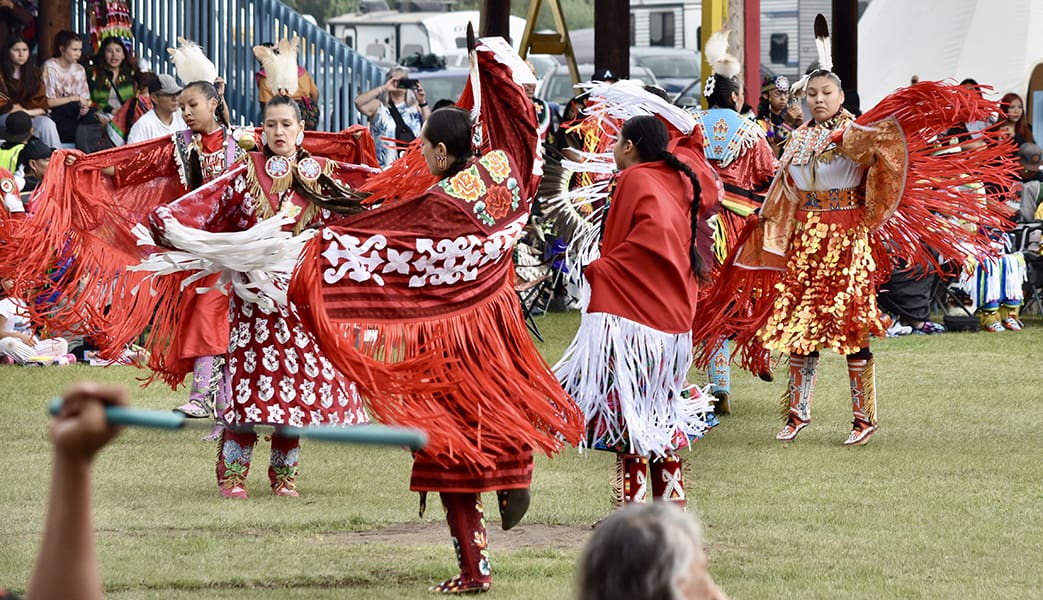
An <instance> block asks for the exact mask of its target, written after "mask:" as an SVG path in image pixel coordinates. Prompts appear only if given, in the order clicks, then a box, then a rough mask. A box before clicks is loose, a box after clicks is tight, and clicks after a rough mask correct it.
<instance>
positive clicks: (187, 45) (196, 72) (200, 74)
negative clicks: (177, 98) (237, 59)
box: [167, 37, 217, 84]
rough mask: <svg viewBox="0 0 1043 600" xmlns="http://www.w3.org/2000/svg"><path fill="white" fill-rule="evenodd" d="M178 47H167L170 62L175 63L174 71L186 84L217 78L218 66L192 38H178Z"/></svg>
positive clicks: (212, 80)
mask: <svg viewBox="0 0 1043 600" xmlns="http://www.w3.org/2000/svg"><path fill="white" fill-rule="evenodd" d="M177 41H178V44H179V46H178V47H177V48H167V54H169V55H170V62H172V63H174V71H175V72H176V73H177V76H178V77H179V78H180V79H181V81H182V82H184V83H185V84H188V83H191V82H193V81H209V82H210V83H214V80H216V79H217V67H216V66H214V63H213V61H211V60H210V59H209V58H207V56H206V54H205V53H203V48H202V47H200V46H199V44H197V43H195V42H193V41H192V40H186V39H185V38H183V37H179V38H177Z"/></svg>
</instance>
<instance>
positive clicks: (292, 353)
mask: <svg viewBox="0 0 1043 600" xmlns="http://www.w3.org/2000/svg"><path fill="white" fill-rule="evenodd" d="M266 159H267V157H265V156H264V154H262V153H260V152H251V153H249V154H248V155H247V156H246V159H245V160H244V161H243V163H242V164H240V165H237V166H236V167H234V168H233V169H231V170H229V171H228V172H227V173H225V174H224V175H222V176H221V177H219V178H218V179H216V180H214V181H213V182H211V183H210V184H209V185H206V186H203V187H202V188H200V189H199V190H196V191H194V192H192V193H189V194H187V195H185V196H183V197H182V198H180V199H178V200H177V201H176V202H173V203H171V204H170V205H168V206H164V207H160V208H158V209H156V210H155V211H154V212H153V213H152V215H150V217H149V223H150V227H151V230H152V234H153V239H155V240H156V241H157V243H159V244H161V245H163V246H168V247H173V248H174V249H177V250H186V251H189V252H191V250H190V249H189V248H180V247H178V246H179V244H178V243H177V242H172V241H171V240H170V238H169V236H168V228H169V226H170V224H171V222H172V221H176V222H177V223H180V224H181V225H184V226H186V227H189V228H192V229H196V230H201V231H207V232H214V233H228V232H238V231H245V230H247V229H249V228H250V227H252V226H254V225H256V224H257V223H259V222H260V221H263V220H266V219H270V218H272V217H274V216H275V215H276V214H280V215H284V216H286V217H289V218H290V219H292V220H291V221H290V222H288V223H287V224H284V225H283V229H284V230H285V231H293V232H295V233H298V232H300V231H301V230H302V229H304V228H308V227H316V226H319V225H321V224H322V222H323V221H324V220H327V219H329V217H330V213H329V212H328V211H325V210H322V209H319V208H318V207H317V206H316V205H314V204H312V203H311V202H310V201H308V200H307V198H305V197H304V196H303V195H302V194H301V193H300V192H299V191H297V189H296V188H294V187H290V188H289V189H287V188H286V181H282V182H279V183H276V182H275V180H274V179H273V177H272V176H270V175H269V174H268V173H267V172H266V171H267V170H268V169H267V168H266V164H265V162H266ZM273 160H279V159H278V158H275V159H273ZM305 161H308V162H307V163H305ZM280 164H281V165H284V166H286V167H287V168H288V169H294V168H295V167H289V165H290V163H289V161H287V160H285V159H282V162H281V163H280ZM297 164H298V165H300V167H299V169H298V170H299V171H306V170H310V171H309V172H311V173H312V174H313V175H315V177H316V179H317V177H318V174H319V173H323V172H325V173H327V174H328V175H329V176H330V177H331V178H333V179H336V180H338V181H341V182H346V183H349V184H354V185H355V186H358V185H360V184H361V183H362V181H363V180H364V179H365V177H366V176H368V175H369V174H370V171H369V170H360V169H358V168H355V167H353V166H348V165H342V164H338V163H335V162H334V161H328V160H326V159H323V158H305V159H303V160H301V161H300V162H298V163H297ZM305 164H307V167H304V166H303V165H305ZM291 177H292V176H291ZM301 185H304V184H301ZM313 185H317V184H313ZM189 235H191V234H189ZM192 237H194V236H192ZM181 245H184V244H181ZM244 258H246V259H247V260H249V257H244ZM216 278H217V276H216V275H211V276H209V277H207V278H205V279H203V280H202V281H203V282H213V280H216ZM286 283H287V278H286V277H285V276H284V277H282V279H277V280H276V282H275V285H276V286H278V287H281V288H283V289H285V285H286ZM200 285H201V286H205V285H207V284H206V283H201V284H200ZM193 293H194V292H193V290H191V289H189V290H186V292H185V294H186V295H192V294H193ZM215 293H216V294H220V292H208V294H207V295H210V294H215ZM221 297H222V298H224V299H225V309H224V313H223V314H222V315H221V316H222V318H223V319H224V321H225V322H226V325H225V327H226V330H227V329H228V328H229V327H230V329H231V336H230V337H226V338H225V340H224V342H225V348H224V349H222V353H226V354H227V358H228V377H229V392H230V393H229V398H228V402H229V407H228V411H227V412H226V413H225V419H226V420H227V421H228V422H229V423H231V424H232V425H237V426H241V425H249V424H256V423H264V424H271V425H290V426H294V427H305V426H311V425H357V424H362V423H367V422H369V418H368V417H367V416H366V413H365V410H364V408H363V406H362V400H361V399H360V398H359V396H358V393H357V392H356V391H355V389H354V386H353V385H351V384H350V383H349V382H348V381H347V380H346V379H345V377H344V376H343V375H342V374H341V373H340V372H339V371H337V370H336V369H335V368H334V367H333V364H332V363H331V362H330V361H329V360H327V359H326V357H325V356H324V355H323V353H322V352H321V350H320V348H319V345H318V344H317V343H316V341H315V336H314V334H313V333H312V332H311V331H309V330H308V329H307V328H306V327H305V326H304V324H303V323H302V322H301V319H300V317H299V316H298V312H297V308H296V307H295V306H294V305H293V303H292V302H290V303H287V304H283V303H281V302H254V301H251V300H246V299H243V298H241V297H239V295H237V294H234V293H233V294H230V301H229V296H224V295H222V296H221Z"/></svg>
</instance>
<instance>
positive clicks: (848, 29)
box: [830, 0, 858, 91]
mask: <svg viewBox="0 0 1043 600" xmlns="http://www.w3.org/2000/svg"><path fill="white" fill-rule="evenodd" d="M830 37H831V38H832V41H833V72H834V73H836V74H837V77H839V78H840V81H841V82H842V83H843V84H844V89H845V90H848V91H850V90H857V89H858V0H833V27H832V31H830Z"/></svg>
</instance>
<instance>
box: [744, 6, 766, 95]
mask: <svg viewBox="0 0 1043 600" xmlns="http://www.w3.org/2000/svg"><path fill="white" fill-rule="evenodd" d="M743 3H744V5H745V6H744V7H743V22H744V23H743V24H744V28H743V33H744V35H743V37H744V38H745V40H746V43H745V45H743V47H742V49H743V50H742V51H743V73H744V75H743V77H744V78H745V80H746V104H749V105H750V106H752V107H753V109H754V110H757V99H758V98H760V95H761V0H743Z"/></svg>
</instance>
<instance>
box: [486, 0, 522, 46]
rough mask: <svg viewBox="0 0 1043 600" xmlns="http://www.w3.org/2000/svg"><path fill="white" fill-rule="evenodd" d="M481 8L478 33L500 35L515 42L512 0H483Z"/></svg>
mask: <svg viewBox="0 0 1043 600" xmlns="http://www.w3.org/2000/svg"><path fill="white" fill-rule="evenodd" d="M480 8H481V18H480V19H479V23H478V35H479V36H480V37H486V36H500V37H502V38H504V39H505V40H508V41H510V42H513V41H514V40H512V39H511V26H510V16H511V0H482V2H481V6H480Z"/></svg>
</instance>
